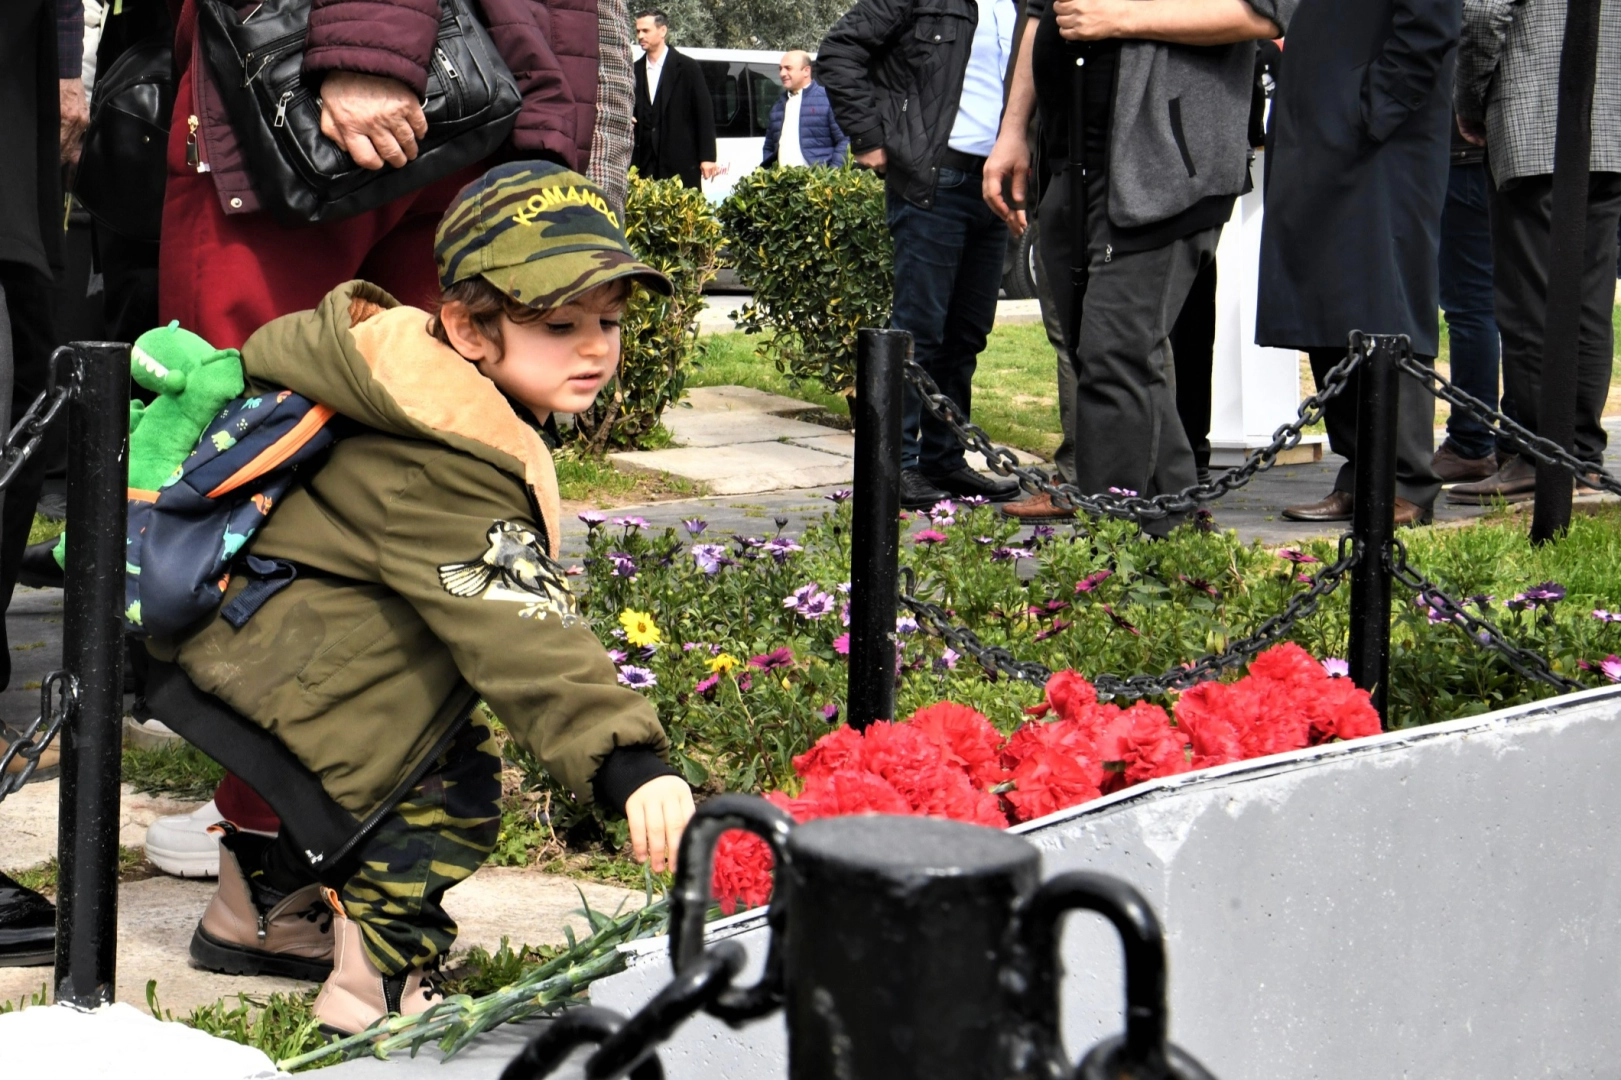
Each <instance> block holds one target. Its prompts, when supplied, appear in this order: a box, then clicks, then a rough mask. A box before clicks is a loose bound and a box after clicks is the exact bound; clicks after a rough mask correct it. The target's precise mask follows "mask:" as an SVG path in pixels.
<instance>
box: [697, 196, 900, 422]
mask: <svg viewBox="0 0 1621 1080" xmlns="http://www.w3.org/2000/svg"><path fill="white" fill-rule="evenodd" d="M720 220H721V225H722V227H723V228H724V229H725V230H726V244H727V254H728V257H729V259H730V261H731V263H732V265H733V266H735V267H736V268H737V276H738V279H739V280H740V281H741V282H742V283H743V285H744V286H746V287H747V288H748V289H749V290H750V291H751V292H753V293H754V300H753V302H752V303H750V304H748V305H747V306H746V307H744V308H743V309H742V310H741V311H740V312H739V313H738V315H737V316H736V319H737V325H738V326H739V328H741V329H742V330H743V331H744V332H745V333H750V334H757V333H760V332H761V331H765V330H769V331H771V332H772V336H771V337H770V338H769V339H768V340H767V341H766V342H765V343H764V344H762V345H761V346H759V348H757V349H756V350H755V352H756V353H757V354H758V355H760V356H762V357H765V358H767V359H770V360H773V361H775V363H776V365H777V369H778V370H779V371H782V372H783V373H785V374H787V375H789V376H791V377H792V378H794V379H807V380H817V381H819V382H820V383H821V384H822V385H823V386H824V387H826V388H827V390H828V391H829V392H831V393H837V394H846V395H848V394H849V393H850V392H851V390H852V389H853V388H854V386H855V358H856V331H858V330H860V329H861V328H862V327H864V326H885V325H887V324H888V323H889V307H890V296H891V292H892V290H893V287H894V282H895V268H894V255H893V249H892V248H891V246H890V242H889V229H888V227H887V226H886V225H885V224H884V182H883V180H881V179H880V178H879V177H878V176H877V175H876V174H874V173H871V172H868V171H866V170H864V169H857V168H855V167H854V166H853V165H845V166H844V167H843V168H841V169H828V168H789V169H756V170H755V171H754V172H752V173H750V174H749V175H748V176H746V177H744V178H743V179H742V180H740V181H739V182H738V185H737V187H736V188H735V189H734V190H733V192H732V195H731V197H730V198H728V199H727V200H726V201H725V202H724V203H722V204H721V206H720Z"/></svg>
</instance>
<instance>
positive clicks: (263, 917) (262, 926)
mask: <svg viewBox="0 0 1621 1080" xmlns="http://www.w3.org/2000/svg"><path fill="white" fill-rule="evenodd" d="M269 918H270V916H269V915H268V914H267V913H265V912H263V911H261V912H259V944H260V945H263V944H264V943H265V937H266V935H268V934H269V932H270V924H269V921H268V920H269Z"/></svg>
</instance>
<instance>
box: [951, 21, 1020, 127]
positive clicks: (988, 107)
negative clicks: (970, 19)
mask: <svg viewBox="0 0 1621 1080" xmlns="http://www.w3.org/2000/svg"><path fill="white" fill-rule="evenodd" d="M1017 19H1018V5H1017V4H1015V3H1014V2H1013V0H981V2H980V5H979V19H978V21H977V22H975V24H974V41H973V45H972V46H971V47H970V49H969V53H968V68H967V70H966V71H964V72H963V79H962V98H961V100H960V101H959V102H958V103H957V120H956V122H955V123H953V124H952V125H951V137H950V138H948V139H947V140H946V145H947V146H949V147H951V149H953V150H956V151H959V152H960V153H964V154H978V155H980V156H981V157H988V156H989V155H990V152H991V148H992V147H994V146H995V145H996V129H997V126H998V125H999V124H1000V123H1001V120H1002V80H1003V78H1004V77H1006V75H1007V69H1008V60H1009V58H1010V57H1011V55H1012V52H1013V24H1014V22H1015V21H1017Z"/></svg>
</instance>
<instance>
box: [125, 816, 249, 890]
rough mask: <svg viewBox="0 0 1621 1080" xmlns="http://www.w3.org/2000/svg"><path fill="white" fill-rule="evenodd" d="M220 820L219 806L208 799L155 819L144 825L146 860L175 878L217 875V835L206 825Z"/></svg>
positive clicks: (247, 830)
mask: <svg viewBox="0 0 1621 1080" xmlns="http://www.w3.org/2000/svg"><path fill="white" fill-rule="evenodd" d="M220 820H222V815H221V814H220V810H219V807H217V806H215V805H214V800H212V799H210V800H208V802H206V803H204V804H203V805H202V806H199V807H198V808H197V809H195V810H193V811H192V812H191V813H189V814H170V815H169V816H168V817H160V818H158V819H157V820H156V821H154V822H153V823H152V824H150V825H148V826H147V827H146V859H147V861H148V862H150V863H151V864H152V865H153V866H155V867H157V868H158V869H159V870H162V871H163V872H164V873H165V874H173V875H174V876H175V877H183V878H203V877H219V876H220V842H219V837H217V836H215V835H214V834H213V833H211V832H209V831H208V827H209V826H210V825H214V824H217V823H218V822H219V821H220ZM243 831H244V832H252V831H253V830H251V829H244V830H243ZM261 835H271V834H261Z"/></svg>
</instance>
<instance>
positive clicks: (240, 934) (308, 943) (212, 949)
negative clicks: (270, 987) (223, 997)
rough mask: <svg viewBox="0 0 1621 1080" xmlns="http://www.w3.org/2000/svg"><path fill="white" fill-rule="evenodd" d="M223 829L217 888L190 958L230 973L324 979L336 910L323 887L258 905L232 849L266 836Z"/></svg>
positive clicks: (329, 961)
mask: <svg viewBox="0 0 1621 1080" xmlns="http://www.w3.org/2000/svg"><path fill="white" fill-rule="evenodd" d="M225 825H226V826H227V828H226V829H225V834H224V835H223V836H221V837H220V878H219V888H218V889H216V890H215V891H214V898H213V899H212V900H210V901H209V902H208V909H207V910H206V911H204V912H203V917H202V920H201V921H200V922H198V924H197V930H196V932H195V933H194V934H192V936H191V958H192V960H193V961H194V962H195V963H196V964H197V966H198V967H200V968H204V969H206V970H208V971H220V972H224V973H225V974H227V975H281V976H285V977H286V978H289V979H306V980H308V981H309V982H320V981H321V980H322V979H325V978H326V977H327V975H328V974H329V973H330V972H331V971H332V912H331V910H330V909H329V908H328V907H327V905H326V902H325V901H324V900H323V899H322V898H321V887H320V886H319V885H313V884H312V885H306V886H304V887H303V888H302V889H298V890H296V891H294V892H290V893H288V894H287V895H286V896H284V897H282V898H281V899H280V900H278V901H276V902H275V903H273V904H271V905H270V906H269V907H262V906H260V904H259V903H258V902H257V901H255V899H254V896H253V888H252V886H250V885H249V884H248V878H247V875H246V874H244V873H243V872H242V864H241V862H240V861H239V860H238V852H237V851H236V850H234V849H235V848H237V847H242V846H244V845H246V846H248V847H253V846H256V845H257V844H259V843H264V842H266V838H264V837H259V836H256V835H252V834H243V833H240V832H237V831H236V828H235V826H232V825H230V823H229V822H226V823H225Z"/></svg>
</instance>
